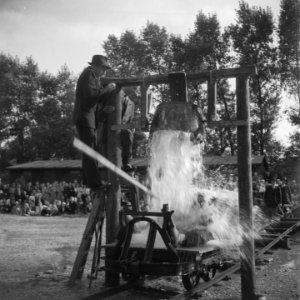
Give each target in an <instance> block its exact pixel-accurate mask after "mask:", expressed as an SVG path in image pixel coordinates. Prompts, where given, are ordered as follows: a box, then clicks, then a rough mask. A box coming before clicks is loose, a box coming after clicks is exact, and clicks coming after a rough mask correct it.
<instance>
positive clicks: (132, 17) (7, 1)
mask: <svg viewBox="0 0 300 300" xmlns="http://www.w3.org/2000/svg"><path fill="white" fill-rule="evenodd" d="M246 2H247V3H248V4H249V5H250V6H251V7H252V6H260V7H262V8H267V7H269V8H270V9H271V10H272V12H273V15H274V19H275V21H276V20H278V16H279V12H280V0H247V1H246ZM238 6H239V1H238V0H210V1H204V0H150V1H148V0H105V1H104V0H50V1H49V0H0V52H2V53H5V54H10V55H12V56H14V57H15V56H17V57H19V59H20V60H21V61H24V60H25V58H26V57H29V56H32V58H33V59H34V61H35V62H37V63H38V66H39V69H40V71H48V72H50V73H52V74H57V72H58V71H59V69H60V68H61V67H62V66H63V65H64V64H66V65H67V66H68V68H69V69H70V71H71V72H73V73H74V75H78V74H79V73H80V72H81V71H82V69H83V68H84V67H85V66H86V65H87V62H89V61H91V58H92V56H93V55H94V54H104V51H103V48H102V44H103V42H104V41H105V40H106V39H107V38H108V35H110V34H113V35H115V36H117V37H120V35H121V34H122V33H124V32H125V31H126V30H131V31H134V32H135V33H136V34H137V35H138V34H139V33H140V32H141V30H142V29H143V28H144V27H145V26H146V24H147V21H150V22H153V23H155V24H157V25H159V26H160V27H165V28H166V30H167V32H168V33H172V34H178V35H181V37H182V38H184V37H186V36H187V35H188V34H189V33H190V32H192V31H193V29H194V23H195V20H196V16H197V14H198V13H199V12H200V11H202V12H203V13H205V14H209V13H216V14H217V17H218V20H219V22H220V25H221V27H222V28H224V27H225V26H228V25H229V24H232V23H235V20H236V11H235V10H236V9H237V8H238ZM282 124H284V125H282ZM283 128H284V130H282V129H283ZM291 130H292V128H291V127H290V125H289V124H288V123H287V122H286V120H282V121H281V123H280V126H279V127H278V130H277V131H276V135H277V136H279V139H281V140H282V141H284V143H285V142H287V137H288V133H289V132H291Z"/></svg>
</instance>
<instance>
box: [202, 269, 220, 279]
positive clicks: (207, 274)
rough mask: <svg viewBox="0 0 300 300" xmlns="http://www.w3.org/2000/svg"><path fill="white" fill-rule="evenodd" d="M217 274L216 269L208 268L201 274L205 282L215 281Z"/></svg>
mask: <svg viewBox="0 0 300 300" xmlns="http://www.w3.org/2000/svg"><path fill="white" fill-rule="evenodd" d="M216 273H217V270H216V268H213V267H206V268H205V269H204V271H202V272H201V278H202V279H203V280H204V281H210V280H211V279H213V278H214V277H215V275H216Z"/></svg>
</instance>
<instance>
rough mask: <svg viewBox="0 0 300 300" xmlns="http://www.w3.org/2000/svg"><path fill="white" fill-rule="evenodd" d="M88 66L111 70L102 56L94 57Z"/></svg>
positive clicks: (105, 58)
mask: <svg viewBox="0 0 300 300" xmlns="http://www.w3.org/2000/svg"><path fill="white" fill-rule="evenodd" d="M89 64H90V65H96V66H104V67H106V68H107V69H111V66H110V65H109V63H108V61H107V57H106V56H104V55H98V54H97V55H94V56H93V58H92V61H91V62H89Z"/></svg>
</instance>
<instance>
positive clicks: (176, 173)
mask: <svg viewBox="0 0 300 300" xmlns="http://www.w3.org/2000/svg"><path fill="white" fill-rule="evenodd" d="M150 150H151V154H152V157H151V161H150V168H149V177H150V182H151V190H152V192H153V193H154V194H155V195H157V196H158V197H159V199H160V200H158V199H155V198H153V199H152V200H151V202H150V205H149V206H150V210H152V211H160V210H161V207H162V205H163V204H168V205H169V208H170V210H174V211H175V212H174V214H173V219H174V223H175V224H176V227H177V229H178V230H179V232H182V233H186V232H188V231H190V230H195V229H199V230H203V229H205V230H206V231H207V232H209V233H210V235H211V236H212V238H211V241H210V242H208V243H210V244H211V245H218V246H221V247H223V248H226V247H228V248H229V247H234V246H239V245H240V244H241V242H242V240H243V236H245V235H251V236H252V237H255V236H256V235H257V232H258V230H260V229H261V226H262V220H263V215H262V213H261V211H260V209H259V208H258V207H254V211H253V214H254V230H253V231H252V232H250V231H248V230H247V229H245V227H242V226H241V225H240V221H239V210H238V191H237V186H236V183H235V184H231V185H230V184H229V183H228V182H227V186H224V182H220V180H216V178H213V179H212V178H209V177H207V176H206V175H205V172H204V167H203V157H202V150H201V145H199V144H194V143H193V142H192V141H191V139H190V134H189V133H186V132H181V131H171V130H170V131H169V130H161V131H156V132H155V133H154V134H153V138H152V141H151V149H150Z"/></svg>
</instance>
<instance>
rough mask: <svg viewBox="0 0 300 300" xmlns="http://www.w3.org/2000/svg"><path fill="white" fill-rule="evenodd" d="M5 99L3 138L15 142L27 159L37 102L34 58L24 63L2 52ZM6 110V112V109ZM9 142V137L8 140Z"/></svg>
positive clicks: (19, 157)
mask: <svg viewBox="0 0 300 300" xmlns="http://www.w3.org/2000/svg"><path fill="white" fill-rule="evenodd" d="M1 64H2V65H3V66H4V69H2V70H1V77H2V79H3V82H2V84H1V92H0V94H1V102H2V103H3V104H4V107H5V110H4V113H7V114H6V115H4V116H3V117H4V121H3V124H2V126H3V127H4V128H3V127H2V128H1V132H2V135H3V138H5V139H6V141H10V143H11V144H12V145H14V152H15V154H16V157H17V161H18V162H24V161H26V160H27V154H28V149H27V148H26V147H25V140H26V138H27V137H28V136H29V134H30V127H31V125H32V123H33V111H34V106H35V103H36V101H37V86H38V73H39V70H38V66H37V64H36V63H35V62H34V61H33V59H32V58H31V57H29V58H27V59H26V60H25V62H24V63H20V61H19V59H18V58H12V57H11V56H6V55H4V54H1ZM2 113H3V112H2ZM4 141H5V140H4Z"/></svg>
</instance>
